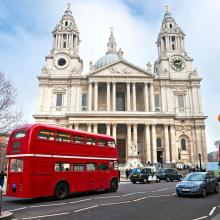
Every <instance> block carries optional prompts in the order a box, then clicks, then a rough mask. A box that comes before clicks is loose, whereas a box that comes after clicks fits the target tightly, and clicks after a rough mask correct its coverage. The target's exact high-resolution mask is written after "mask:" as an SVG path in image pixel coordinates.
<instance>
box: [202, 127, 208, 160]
mask: <svg viewBox="0 0 220 220" xmlns="http://www.w3.org/2000/svg"><path fill="white" fill-rule="evenodd" d="M202 155H203V156H202V161H203V163H206V162H207V147H206V138H205V125H204V126H202Z"/></svg>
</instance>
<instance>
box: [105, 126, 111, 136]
mask: <svg viewBox="0 0 220 220" xmlns="http://www.w3.org/2000/svg"><path fill="white" fill-rule="evenodd" d="M106 127H107V129H106V134H107V135H109V136H110V135H111V125H110V124H106Z"/></svg>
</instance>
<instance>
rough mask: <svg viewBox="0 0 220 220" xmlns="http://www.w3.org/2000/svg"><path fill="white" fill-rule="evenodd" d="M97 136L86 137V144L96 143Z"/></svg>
mask: <svg viewBox="0 0 220 220" xmlns="http://www.w3.org/2000/svg"><path fill="white" fill-rule="evenodd" d="M95 140H96V139H95V138H90V137H87V138H86V144H89V145H95Z"/></svg>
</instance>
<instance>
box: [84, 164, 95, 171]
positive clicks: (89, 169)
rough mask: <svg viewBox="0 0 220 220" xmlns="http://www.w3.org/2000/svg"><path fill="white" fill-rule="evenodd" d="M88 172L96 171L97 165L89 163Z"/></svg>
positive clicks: (87, 165)
mask: <svg viewBox="0 0 220 220" xmlns="http://www.w3.org/2000/svg"><path fill="white" fill-rule="evenodd" d="M86 171H95V163H87V164H86Z"/></svg>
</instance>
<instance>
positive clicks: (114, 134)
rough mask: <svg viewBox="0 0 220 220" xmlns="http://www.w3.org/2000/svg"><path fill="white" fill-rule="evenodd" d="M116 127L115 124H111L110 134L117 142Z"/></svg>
mask: <svg viewBox="0 0 220 220" xmlns="http://www.w3.org/2000/svg"><path fill="white" fill-rule="evenodd" d="M116 128H117V125H116V124H113V125H112V136H113V138H114V139H115V141H116V142H117V134H116Z"/></svg>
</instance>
